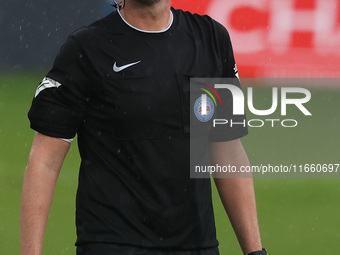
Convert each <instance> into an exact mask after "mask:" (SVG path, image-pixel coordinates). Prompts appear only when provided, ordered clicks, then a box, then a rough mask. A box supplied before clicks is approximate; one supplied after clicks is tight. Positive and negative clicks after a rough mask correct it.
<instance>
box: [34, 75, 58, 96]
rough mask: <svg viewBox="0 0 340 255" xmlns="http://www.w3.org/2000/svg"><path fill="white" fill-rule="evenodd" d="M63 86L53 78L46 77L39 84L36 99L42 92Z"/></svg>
mask: <svg viewBox="0 0 340 255" xmlns="http://www.w3.org/2000/svg"><path fill="white" fill-rule="evenodd" d="M59 86H61V84H60V83H59V82H57V81H55V80H53V79H51V78H48V77H45V78H44V79H43V80H42V82H41V83H40V84H39V86H38V88H37V90H36V91H35V95H34V97H37V96H38V95H39V93H40V92H41V91H43V90H44V89H49V88H58V87H59Z"/></svg>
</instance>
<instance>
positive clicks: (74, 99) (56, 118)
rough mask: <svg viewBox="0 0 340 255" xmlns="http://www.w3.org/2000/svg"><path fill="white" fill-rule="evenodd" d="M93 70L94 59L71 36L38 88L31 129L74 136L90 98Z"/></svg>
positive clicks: (52, 134)
mask: <svg viewBox="0 0 340 255" xmlns="http://www.w3.org/2000/svg"><path fill="white" fill-rule="evenodd" d="M91 73H93V69H92V67H91V64H90V61H89V60H88V58H87V57H86V55H85V54H84V52H83V51H82V50H81V48H80V46H79V45H78V43H77V42H76V41H75V39H74V38H73V37H69V38H68V39H67V41H66V43H65V44H64V45H63V47H62V48H61V50H60V52H59V54H58V55H57V57H56V59H55V61H54V64H53V68H52V69H51V70H50V72H49V73H48V74H47V76H46V77H45V78H44V79H43V81H42V82H41V83H40V85H39V86H38V88H37V90H36V93H35V96H34V99H33V102H32V106H31V108H30V110H29V113H28V118H29V120H30V123H31V128H32V129H34V130H35V131H37V132H39V133H42V134H44V135H48V136H52V137H58V138H64V139H72V138H73V137H74V136H75V134H76V132H77V130H78V129H79V126H80V125H81V124H82V122H83V119H84V116H85V114H86V109H87V105H88V103H89V101H90V95H91V84H92V82H91V78H90V74H91Z"/></svg>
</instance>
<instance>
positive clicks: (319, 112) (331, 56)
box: [0, 0, 340, 255]
mask: <svg viewBox="0 0 340 255" xmlns="http://www.w3.org/2000/svg"><path fill="white" fill-rule="evenodd" d="M172 3H173V6H174V7H176V8H182V9H184V10H189V11H191V12H194V13H199V14H208V15H210V16H212V17H213V18H214V19H216V20H218V21H219V22H220V23H222V24H223V25H224V26H225V27H226V28H227V29H228V31H229V33H230V36H231V40H232V43H233V47H234V53H235V58H236V62H237V64H238V68H239V73H240V76H241V79H242V80H243V81H244V82H243V84H244V87H247V85H248V80H247V79H244V78H259V77H261V78H268V77H271V78H282V79H280V80H279V82H278V83H277V84H265V82H264V83H261V82H260V83H259V82H257V83H256V86H257V87H256V88H255V89H254V104H255V106H256V107H257V108H258V109H268V108H270V106H271V99H272V95H271V86H302V87H305V88H307V89H309V90H310V91H311V93H312V99H311V100H310V102H309V103H307V104H306V105H305V106H306V108H307V109H308V110H309V111H310V112H311V113H312V116H310V117H306V116H304V115H303V114H302V113H301V112H300V111H299V110H298V109H295V108H293V107H292V108H289V109H288V112H287V116H286V117H284V118H285V119H289V118H294V119H297V120H298V122H299V125H298V126H297V127H296V128H291V129H289V128H288V129H287V128H283V127H281V126H276V127H274V128H272V127H270V126H265V127H263V128H250V129H249V135H248V136H247V137H245V138H243V140H242V142H243V144H244V146H245V149H246V151H247V153H248V156H249V158H250V161H251V163H252V164H253V165H260V164H268V163H270V164H275V165H280V164H290V163H293V164H306V163H308V164H311V163H315V164H319V163H322V164H323V163H326V164H336V163H338V164H339V163H340V113H339V109H340V100H339V99H340V90H339V88H340V82H339V81H340V80H339V78H340V0H284V1H283V0H228V1H227V0H211V1H207V0H172ZM113 10H114V9H113V7H111V6H110V2H109V1H105V0H99V1H90V0H81V1H80V0H71V1H66V0H59V1H48V0H35V1H29V0H25V1H22V0H21V1H19V0H11V1H4V0H0V29H1V30H0V31H1V33H0V46H1V47H0V254H4V255H5V254H8V255H12V254H19V208H20V193H21V186H22V176H23V171H24V168H25V165H26V163H27V158H28V154H29V150H30V146H31V142H32V138H33V135H34V132H33V131H32V130H30V128H29V122H28V119H27V111H28V109H29V107H30V104H31V100H32V98H33V95H34V92H35V89H36V87H37V86H38V84H39V83H40V81H41V79H42V78H43V77H44V75H45V74H46V72H47V71H48V70H49V68H50V67H51V65H52V63H53V59H54V57H55V55H56V54H57V52H58V51H59V49H60V47H61V46H62V44H63V42H64V41H65V40H66V38H67V36H68V34H69V33H71V32H72V31H74V30H76V29H77V28H79V27H81V26H83V25H87V24H90V23H92V22H93V21H95V20H97V19H99V18H101V17H104V16H105V15H107V14H108V13H110V12H111V11H113ZM292 78H293V79H292ZM295 78H299V79H295ZM307 78H309V79H307ZM262 81H263V80H262ZM252 84H253V83H252ZM271 117H272V118H280V117H282V116H280V115H279V113H276V115H275V114H274V115H273V116H271ZM251 118H258V117H256V116H253V115H252V114H251V113H249V112H248V119H251ZM78 168H79V155H78V152H77V145H76V142H75V143H74V144H73V145H72V148H71V151H70V153H69V154H68V156H67V158H66V161H65V164H64V167H63V170H62V172H61V175H60V178H59V181H58V185H57V189H56V195H55V198H54V202H53V206H52V209H51V214H50V218H49V222H48V227H47V231H46V238H45V246H44V254H49V255H62V254H63V255H64V254H65V255H71V254H75V247H74V242H75V224H74V211H75V207H74V202H75V192H76V187H77V175H78ZM339 172H340V169H339ZM308 177H311V178H272V179H268V178H256V179H255V180H254V181H255V186H256V193H257V204H258V214H259V221H260V227H261V232H262V238H263V244H264V246H265V247H267V248H268V250H269V252H270V253H269V254H277V255H283V254H286V253H287V252H289V253H295V254H308V255H310V254H337V253H338V252H339V250H340V217H339V213H340V179H339V178H323V179H316V178H312V177H313V176H312V175H311V176H308ZM213 193H214V194H213V196H214V206H215V215H216V225H217V231H218V238H219V240H220V244H221V245H220V248H221V255H228V254H242V252H241V250H240V248H239V246H238V243H237V240H236V238H235V235H234V233H233V231H232V228H231V226H230V223H229V221H228V218H227V216H226V215H225V213H224V211H223V208H222V206H221V204H220V202H219V198H218V196H217V194H216V190H215V189H214V190H213Z"/></svg>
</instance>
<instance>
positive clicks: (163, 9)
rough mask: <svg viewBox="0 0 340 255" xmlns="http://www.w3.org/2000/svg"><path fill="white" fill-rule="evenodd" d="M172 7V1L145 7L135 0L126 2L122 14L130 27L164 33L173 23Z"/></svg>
mask: <svg viewBox="0 0 340 255" xmlns="http://www.w3.org/2000/svg"><path fill="white" fill-rule="evenodd" d="M125 1H126V0H125ZM170 6H171V1H170V0H160V1H158V2H157V3H154V4H152V5H144V4H141V3H138V2H136V1H134V0H129V1H126V4H125V6H124V8H123V9H122V10H121V11H120V13H121V15H122V16H123V17H124V19H125V20H126V21H127V22H128V23H129V24H130V25H132V26H134V27H136V28H138V29H141V30H145V31H162V30H164V29H166V28H167V27H168V26H169V25H170V22H171V14H170Z"/></svg>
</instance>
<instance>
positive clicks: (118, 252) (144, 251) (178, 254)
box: [77, 243, 220, 255]
mask: <svg viewBox="0 0 340 255" xmlns="http://www.w3.org/2000/svg"><path fill="white" fill-rule="evenodd" d="M219 254H220V253H219V250H218V247H213V248H205V249H197V250H169V249H149V248H141V247H135V246H129V245H119V244H108V243H96V244H86V245H80V246H78V247H77V255H219Z"/></svg>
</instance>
